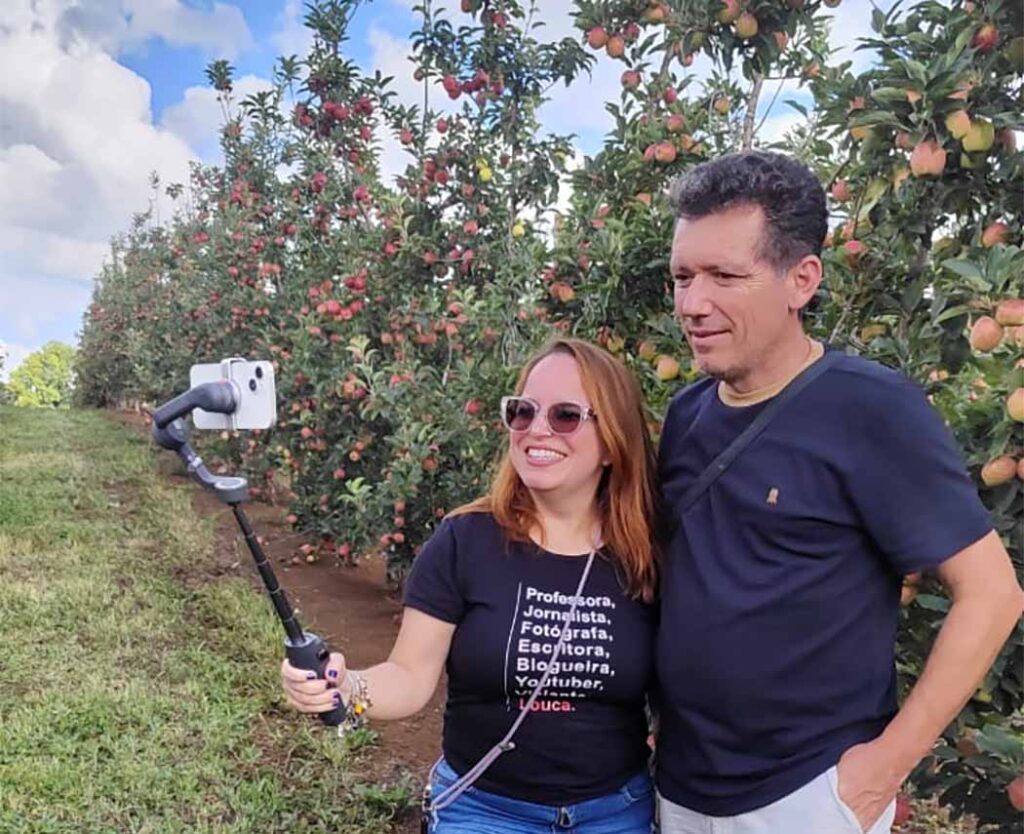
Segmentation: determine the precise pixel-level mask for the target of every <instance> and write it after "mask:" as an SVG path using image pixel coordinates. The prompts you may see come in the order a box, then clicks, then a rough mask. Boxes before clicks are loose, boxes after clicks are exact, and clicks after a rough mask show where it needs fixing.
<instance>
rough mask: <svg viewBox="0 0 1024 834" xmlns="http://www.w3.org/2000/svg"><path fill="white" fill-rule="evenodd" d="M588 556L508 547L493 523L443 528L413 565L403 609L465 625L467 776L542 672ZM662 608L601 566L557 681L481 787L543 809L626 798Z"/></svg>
mask: <svg viewBox="0 0 1024 834" xmlns="http://www.w3.org/2000/svg"><path fill="white" fill-rule="evenodd" d="M586 561H587V560H586V556H585V555H584V556H578V555H577V556H564V555H558V554H555V553H549V552H547V551H544V550H541V549H540V548H539V547H537V546H536V545H534V544H532V543H523V542H511V541H508V540H507V539H506V537H505V536H504V534H503V532H502V530H501V528H500V527H499V526H498V524H497V523H496V522H495V521H494V518H493V517H492V516H491V515H490V514H487V513H472V514H468V515H461V516H456V517H454V518H450V519H447V520H445V521H444V522H443V523H442V524H441V526H440V527H439V528H438V529H437V531H435V533H434V535H433V536H432V537H431V538H430V540H429V541H428V542H427V543H426V544H425V545H424V547H423V550H422V552H421V553H420V554H419V556H417V557H416V561H415V562H414V564H413V569H412V572H411V573H410V575H409V578H408V581H407V584H406V590H405V604H406V605H407V606H410V607H412V608H416V609H418V610H420V611H423V612H424V613H426V614H429V615H431V616H432V617H437V618H438V619H440V620H444V621H445V622H449V623H454V624H455V625H456V629H455V635H454V637H453V639H452V646H451V651H450V653H449V655H448V662H447V667H446V668H447V672H448V704H447V707H446V709H445V720H444V755H445V758H446V759H447V760H448V762H449V763H450V764H451V766H452V768H453V769H454V770H455V771H456V772H457V773H459V774H462V773H465V772H466V771H467V770H469V769H470V768H471V767H472V766H473V765H474V764H476V762H477V761H478V760H479V759H480V758H481V757H482V756H483V755H484V754H485V753H486V752H487V751H488V750H489V749H490V748H491V747H492V746H493V745H494V744H496V743H497V742H498V741H500V740H501V739H502V738H503V737H504V735H505V733H506V732H508V729H509V728H510V727H511V726H512V723H513V722H514V721H515V719H516V716H517V715H518V714H519V710H520V709H521V707H522V705H523V704H524V703H525V702H526V701H527V700H528V698H529V696H530V693H531V692H532V691H533V688H534V687H535V686H536V684H537V682H538V681H539V680H540V677H541V675H543V673H544V669H545V668H546V664H547V661H548V659H549V658H550V656H551V652H552V650H553V649H554V647H555V644H556V643H557V642H558V636H559V633H560V629H561V628H562V626H563V624H564V622H565V617H566V615H567V614H568V613H569V608H570V606H571V605H572V597H573V595H574V594H575V593H576V588H577V586H578V585H579V580H580V577H581V576H582V575H583V569H584V567H585V565H586ZM655 618H656V608H655V606H653V605H645V604H643V603H640V602H637V601H634V600H631V599H629V598H628V597H627V596H626V594H625V593H624V592H623V590H622V586H621V582H620V580H619V577H618V574H617V571H616V569H615V566H614V565H613V564H612V563H611V562H610V561H609V560H608V559H606V558H605V557H604V556H603V555H602V554H601V553H599V554H598V558H596V559H595V560H594V565H593V568H592V569H591V572H590V576H589V577H588V579H587V584H586V585H585V587H584V589H583V593H582V594H581V599H580V603H579V605H578V606H577V608H576V613H575V615H574V619H573V623H572V625H571V629H572V631H571V634H570V637H569V639H568V641H567V643H566V645H565V647H564V648H563V649H562V653H561V655H560V656H559V659H558V661H557V671H556V672H555V673H554V674H553V675H552V677H551V678H550V679H549V680H548V684H547V687H546V689H545V691H544V692H543V693H542V694H541V696H540V697H539V698H538V699H537V701H536V702H535V703H534V711H533V712H531V714H530V715H528V716H527V717H526V719H525V720H524V721H523V723H522V725H521V726H520V728H519V730H518V731H517V732H516V735H515V738H514V739H513V740H514V742H515V748H514V749H513V750H510V751H509V752H507V753H504V754H503V755H502V756H501V757H499V758H498V760H497V761H496V762H495V763H494V764H493V765H491V767H490V768H488V770H487V771H486V772H485V773H484V775H483V776H482V777H481V778H480V779H479V781H477V782H476V785H477V786H478V787H479V788H481V789H482V790H485V791H490V792H492V793H496V794H501V795H503V796H509V797H513V798H515V799H522V800H525V801H528V802H536V803H541V804H545V805H562V804H569V803H574V802H580V801H583V800H586V799H592V798H594V797H597V796H601V795H603V794H606V793H610V792H612V791H615V790H617V789H619V788H620V787H622V785H623V784H625V783H626V782H627V781H628V780H629V779H630V778H631V777H632V776H634V775H635V774H636V773H637V771H639V770H640V769H641V768H642V767H643V766H644V764H645V762H646V759H647V754H648V749H647V745H646V738H647V722H646V717H645V713H644V704H645V694H646V692H647V689H648V686H649V684H650V677H651V674H652V670H653V648H654V629H655Z"/></svg>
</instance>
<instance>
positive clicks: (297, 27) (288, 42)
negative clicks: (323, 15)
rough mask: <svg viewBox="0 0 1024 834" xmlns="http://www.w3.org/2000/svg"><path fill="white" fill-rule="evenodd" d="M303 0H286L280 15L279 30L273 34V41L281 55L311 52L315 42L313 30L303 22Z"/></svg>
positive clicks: (301, 54)
mask: <svg viewBox="0 0 1024 834" xmlns="http://www.w3.org/2000/svg"><path fill="white" fill-rule="evenodd" d="M303 5H304V4H303V2H302V0H285V4H284V9H282V11H281V14H280V15H278V30H277V32H276V33H274V35H272V36H271V39H270V41H271V43H272V44H273V45H274V48H275V49H276V50H277V52H278V54H280V55H298V56H299V57H300V58H301V57H304V56H306V55H307V54H309V48H310V46H312V44H313V31H312V30H311V29H307V28H306V25H305V24H304V23H303V18H304V16H305V14H304V11H303Z"/></svg>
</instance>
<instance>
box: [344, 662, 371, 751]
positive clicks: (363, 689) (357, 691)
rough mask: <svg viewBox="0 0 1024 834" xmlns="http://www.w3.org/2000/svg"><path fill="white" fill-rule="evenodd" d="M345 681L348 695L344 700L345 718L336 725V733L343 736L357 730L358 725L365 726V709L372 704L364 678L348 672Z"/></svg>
mask: <svg viewBox="0 0 1024 834" xmlns="http://www.w3.org/2000/svg"><path fill="white" fill-rule="evenodd" d="M345 682H346V683H347V684H348V686H349V691H350V694H349V697H348V700H347V701H346V702H345V704H344V706H345V718H344V720H343V721H342V722H341V723H340V724H339V725H338V735H339V736H344V735H345V734H346V733H350V732H352V730H357V729H359V728H360V727H364V726H366V723H367V720H368V719H367V715H366V711H367V710H368V709H370V707H372V706H373V701H371V700H370V690H369V687H367V685H366V679H365V678H364V677H363V676H362V675H360V674H357V673H356V672H351V671H350V672H348V673H346V675H345Z"/></svg>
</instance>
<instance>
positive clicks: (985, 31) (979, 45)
mask: <svg viewBox="0 0 1024 834" xmlns="http://www.w3.org/2000/svg"><path fill="white" fill-rule="evenodd" d="M998 43H999V30H998V29H996V27H995V26H994V25H993V24H991V23H986V24H984V25H983V26H982V27H981V28H980V29H979V30H978V31H977V32H975V33H974V37H973V38H972V39H971V46H973V47H974V48H975V49H977V50H978V52H991V51H992V50H993V49H995V48H996V44H998Z"/></svg>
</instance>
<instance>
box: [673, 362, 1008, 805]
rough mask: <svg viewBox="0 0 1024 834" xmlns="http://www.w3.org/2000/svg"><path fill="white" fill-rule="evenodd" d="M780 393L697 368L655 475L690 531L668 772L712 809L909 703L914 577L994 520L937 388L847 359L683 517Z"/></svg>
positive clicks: (676, 605) (679, 581)
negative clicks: (725, 391) (690, 491)
mask: <svg viewBox="0 0 1024 834" xmlns="http://www.w3.org/2000/svg"><path fill="white" fill-rule="evenodd" d="M766 405H767V403H760V404H757V405H751V406H747V407H730V406H727V405H725V404H724V403H723V402H722V401H721V399H720V398H719V396H718V392H717V382H716V381H715V380H712V379H704V380H701V381H699V382H697V383H695V384H693V385H691V386H689V387H688V388H686V389H685V390H683V391H681V392H680V393H679V394H678V395H677V396H676V397H675V399H674V400H673V402H672V404H671V406H670V408H669V412H668V414H667V416H666V419H665V423H664V427H663V429H662V441H661V453H660V467H661V477H662V484H663V487H664V490H665V499H666V507H667V511H668V512H669V513H671V516H672V517H671V519H670V520H669V521H670V523H673V524H675V525H676V526H675V530H674V533H673V534H672V539H671V545H670V547H669V551H668V553H667V555H666V559H665V566H664V572H663V575H662V585H661V626H660V629H659V632H658V641H657V650H656V666H657V676H658V679H659V684H660V692H659V707H660V712H661V724H660V735H659V740H658V765H657V781H658V787H659V789H660V790H661V792H662V794H663V795H664V796H665V797H666V798H667V799H669V800H670V801H672V802H675V803H677V804H680V805H683V806H685V807H688V808H691V809H693V810H696V811H699V812H701V813H705V814H709V815H713V816H731V815H734V814H740V813H745V812H747V811H751V810H754V809H756V808H761V807H764V806H765V805H768V804H770V803H772V802H774V801H776V800H778V799H780V798H782V797H783V796H786V795H787V794H789V793H791V792H792V791H794V790H796V789H797V788H799V787H801V786H802V785H804V784H806V783H807V782H809V781H811V780H812V779H813V778H815V777H816V776H817V775H819V774H820V773H822V772H824V771H825V770H827V769H828V768H829V767H831V766H832V765H834V764H835V763H836V762H837V761H838V760H839V758H840V756H841V755H842V753H843V752H844V751H845V750H846V749H847V748H849V747H851V746H852V745H854V744H859V743H862V742H866V741H869V740H871V739H873V738H875V737H876V736H878V734H879V733H880V732H881V731H882V730H883V729H884V727H885V725H886V724H887V723H888V722H889V721H890V720H891V718H892V717H893V715H894V714H895V712H896V708H897V703H896V674H895V664H894V643H895V638H896V629H897V624H898V621H899V597H900V586H901V577H902V576H903V575H905V574H907V573H911V572H914V571H919V570H922V569H925V568H931V567H934V566H936V565H938V564H939V563H941V562H943V561H944V560H945V559H947V558H949V557H950V556H953V555H954V554H956V553H957V552H959V551H960V550H962V549H963V548H965V547H966V546H968V545H970V544H972V543H974V542H976V541H977V540H978V539H980V538H982V537H983V536H984V535H985V534H986V533H988V532H989V531H990V530H991V527H992V525H991V519H990V517H989V514H988V511H987V510H986V509H985V507H984V505H983V504H982V503H981V501H980V500H979V498H978V494H977V491H976V490H975V488H974V485H973V483H972V482H971V480H970V478H969V477H968V475H967V472H966V469H965V466H964V461H963V458H962V456H961V454H960V452H959V451H958V449H957V448H956V446H955V444H954V442H953V439H952V437H951V435H950V433H949V431H948V430H947V428H946V426H945V425H944V424H943V422H942V420H941V418H940V416H939V414H938V413H937V412H936V411H935V410H934V409H933V408H932V407H931V405H930V404H929V403H928V401H927V399H926V398H925V396H924V394H923V392H922V391H921V390H920V388H919V387H918V386H916V385H915V384H914V383H912V382H911V381H909V380H908V379H906V378H905V377H903V376H901V375H900V374H898V373H896V372H894V371H891V370H889V369H887V368H885V367H883V366H881V365H879V364H877V363H874V362H870V361H867V360H865V359H862V358H859V357H852V356H844V357H843V358H841V359H840V360H839V361H838V362H837V363H836V365H835V366H833V367H832V368H831V369H830V370H828V371H827V372H826V373H824V374H823V375H822V376H820V377H819V378H818V379H817V380H815V381H814V382H813V383H811V384H810V385H809V386H808V387H807V388H806V389H805V390H804V391H802V392H801V393H800V394H798V395H797V396H796V397H795V398H794V399H793V400H792V402H790V403H788V404H786V405H785V406H784V407H783V409H782V410H781V411H780V412H779V413H778V414H777V415H776V416H775V418H774V419H773V421H772V423H771V424H770V425H769V427H768V428H767V429H766V430H765V431H764V433H763V434H761V435H760V436H759V437H758V438H757V439H756V440H755V441H754V442H753V443H752V444H751V445H750V446H748V447H747V449H746V450H745V451H744V452H742V453H741V454H740V456H739V457H738V458H737V459H736V461H735V462H734V463H733V464H732V466H731V467H730V468H729V469H728V470H727V471H726V472H725V474H724V475H723V476H722V477H721V478H720V479H719V480H718V481H717V482H716V483H714V484H713V485H712V486H711V487H710V489H709V490H708V491H707V492H706V493H705V494H704V495H703V496H702V497H701V498H700V499H699V500H698V501H696V502H695V503H694V504H693V506H691V508H690V509H689V510H688V511H687V512H686V513H685V514H682V513H680V511H679V510H678V509H677V508H678V504H679V500H680V498H681V496H682V495H683V493H684V492H685V491H686V489H687V487H688V486H689V485H690V484H691V483H693V481H694V480H695V479H696V478H697V476H698V475H699V473H700V472H701V471H702V470H703V469H704V467H705V466H706V465H707V464H708V463H709V462H710V461H711V460H712V459H713V458H714V457H715V456H716V455H717V454H718V453H719V452H721V451H722V450H723V449H724V448H725V447H726V446H727V445H728V444H729V443H730V442H731V441H732V440H733V439H735V438H736V437H737V436H738V435H739V434H740V432H742V431H743V429H744V428H746V427H747V426H748V425H749V424H750V422H751V421H752V420H753V419H754V418H755V417H756V416H757V414H758V413H759V412H760V411H761V410H762V409H763V408H764V407H765V406H766Z"/></svg>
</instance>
